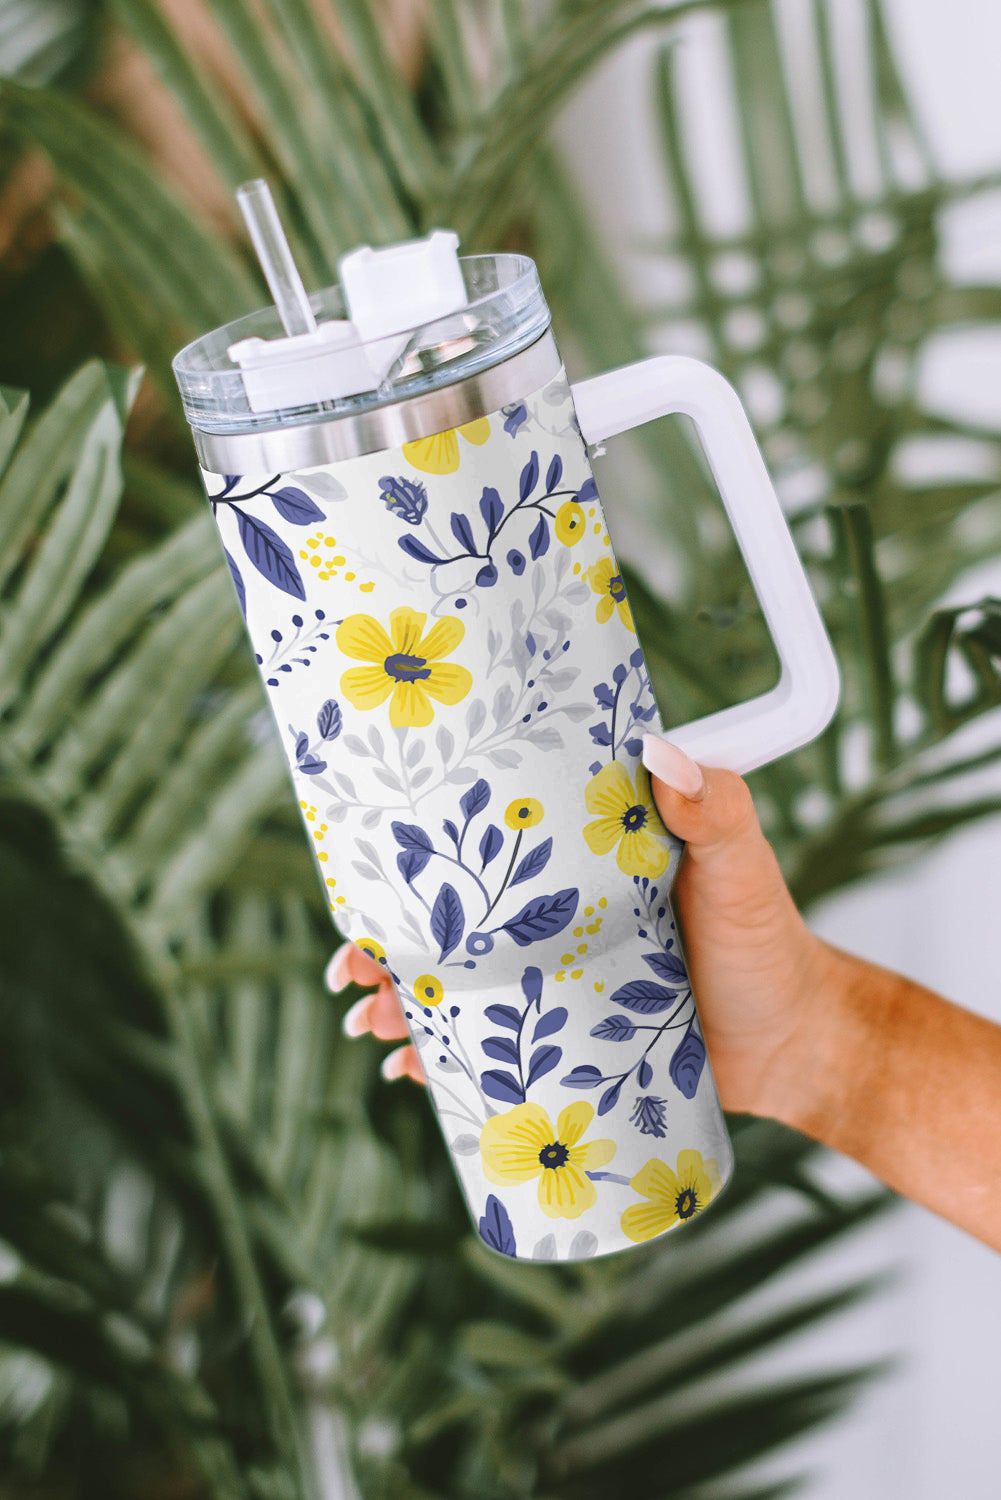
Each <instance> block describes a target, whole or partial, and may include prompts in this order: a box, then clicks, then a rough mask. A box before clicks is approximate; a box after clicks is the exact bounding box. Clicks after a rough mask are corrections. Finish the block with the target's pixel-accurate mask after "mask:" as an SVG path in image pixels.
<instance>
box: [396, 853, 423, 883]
mask: <svg viewBox="0 0 1001 1500" xmlns="http://www.w3.org/2000/svg"><path fill="white" fill-rule="evenodd" d="M430 858H431V850H430V849H401V851H400V853H399V854H398V855H397V856H396V863H397V865H398V866H399V871H400V874H401V875H402V876H403V878H404V880H405V881H406V882H407V885H409V884H410V882H411V881H412V880H414V879H416V877H417V876H418V875H419V874H420V873H421V871H422V870H425V869H427V865H428V861H429V860H430Z"/></svg>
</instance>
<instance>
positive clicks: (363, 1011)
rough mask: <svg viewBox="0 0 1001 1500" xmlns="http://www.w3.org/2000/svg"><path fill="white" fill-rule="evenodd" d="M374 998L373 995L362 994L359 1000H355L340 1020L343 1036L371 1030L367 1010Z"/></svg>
mask: <svg viewBox="0 0 1001 1500" xmlns="http://www.w3.org/2000/svg"><path fill="white" fill-rule="evenodd" d="M374 999H375V996H374V995H362V997H361V999H360V1000H356V1001H355V1003H354V1005H352V1007H351V1009H350V1010H349V1011H348V1013H347V1015H346V1016H345V1017H344V1020H343V1021H342V1022H341V1027H342V1029H343V1031H344V1035H345V1036H364V1035H365V1033H366V1031H369V1030H371V1028H370V1026H369V1024H368V1012H369V1008H370V1006H371V1004H372V1001H373V1000H374Z"/></svg>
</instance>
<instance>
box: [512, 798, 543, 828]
mask: <svg viewBox="0 0 1001 1500" xmlns="http://www.w3.org/2000/svg"><path fill="white" fill-rule="evenodd" d="M544 816H545V809H544V808H543V806H542V803H541V802H537V801H536V800H535V798H534V797H519V798H518V800H517V801H516V802H509V803H508V805H507V808H506V809H505V812H504V822H505V823H506V824H507V826H508V827H509V828H534V827H535V825H536V823H541V822H542V819H543V817H544Z"/></svg>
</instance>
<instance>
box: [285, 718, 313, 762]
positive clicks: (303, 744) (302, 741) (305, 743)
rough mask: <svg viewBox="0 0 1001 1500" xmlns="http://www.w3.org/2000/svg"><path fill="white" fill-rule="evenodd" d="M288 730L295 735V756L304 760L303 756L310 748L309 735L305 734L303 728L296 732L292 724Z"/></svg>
mask: <svg viewBox="0 0 1001 1500" xmlns="http://www.w3.org/2000/svg"><path fill="white" fill-rule="evenodd" d="M288 732H289V734H292V735H295V758H296V760H302V757H303V756H304V755H305V754H306V751H307V750H308V749H309V735H308V734H303V732H302V730H301V729H300V730H299V732H298V733H296V731H295V730H294V729H293V728H292V725H291V724H290V725H289V727H288Z"/></svg>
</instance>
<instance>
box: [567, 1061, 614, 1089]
mask: <svg viewBox="0 0 1001 1500" xmlns="http://www.w3.org/2000/svg"><path fill="white" fill-rule="evenodd" d="M604 1081H605V1078H604V1074H603V1073H602V1071H601V1069H600V1068H593V1067H591V1065H590V1064H589V1063H584V1064H582V1065H581V1067H579V1068H572V1069H571V1070H570V1072H569V1073H567V1074H566V1076H565V1077H564V1078H561V1079H560V1083H561V1084H562V1085H563V1087H564V1088H565V1089H596V1088H597V1087H598V1084H599V1083H604Z"/></svg>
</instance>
